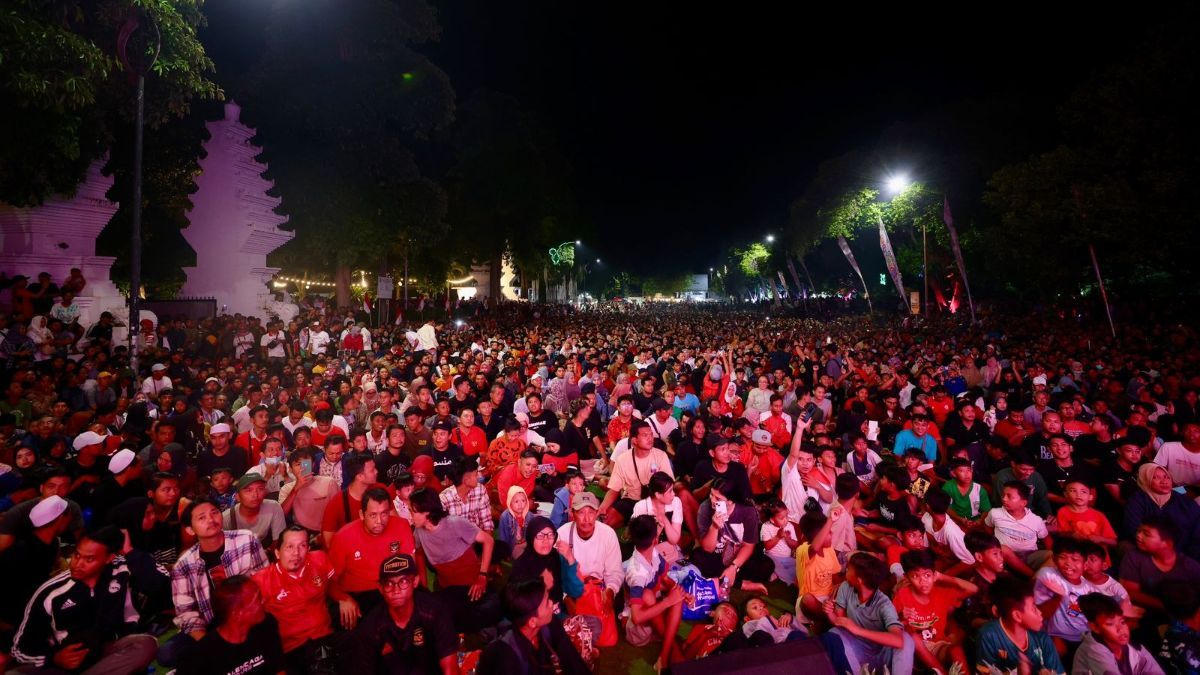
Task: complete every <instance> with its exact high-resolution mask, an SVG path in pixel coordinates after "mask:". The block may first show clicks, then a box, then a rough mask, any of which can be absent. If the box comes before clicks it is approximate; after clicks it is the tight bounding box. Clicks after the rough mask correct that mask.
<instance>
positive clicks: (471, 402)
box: [450, 394, 475, 416]
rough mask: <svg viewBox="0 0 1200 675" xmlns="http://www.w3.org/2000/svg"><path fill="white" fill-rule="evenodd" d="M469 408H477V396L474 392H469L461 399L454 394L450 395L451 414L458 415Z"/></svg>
mask: <svg viewBox="0 0 1200 675" xmlns="http://www.w3.org/2000/svg"><path fill="white" fill-rule="evenodd" d="M468 408H470V409H472V410H474V409H475V396H474V395H473V394H467V397H466V398H465V399H463V400H461V401H460V400H458V398H457V397H454V396H451V397H450V414H451V415H456V416H457V415H458V414H459V413H460V412H462V411H464V410H467V409H468Z"/></svg>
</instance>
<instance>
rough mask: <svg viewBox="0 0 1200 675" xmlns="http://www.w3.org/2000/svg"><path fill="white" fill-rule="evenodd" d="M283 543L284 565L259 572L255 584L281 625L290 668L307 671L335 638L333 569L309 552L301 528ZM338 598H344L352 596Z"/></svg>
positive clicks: (320, 555) (292, 530)
mask: <svg viewBox="0 0 1200 675" xmlns="http://www.w3.org/2000/svg"><path fill="white" fill-rule="evenodd" d="M278 544H279V562H277V563H275V564H274V565H271V566H269V567H266V568H264V569H262V570H259V572H258V573H257V574H255V575H254V577H253V578H254V583H256V584H258V588H259V590H260V591H262V596H263V601H264V602H265V603H266V609H267V611H268V612H270V613H271V615H272V616H274V617H275V618H276V619H277V620H278V621H279V636H280V638H282V640H283V651H284V657H285V658H286V659H287V660H288V663H289V666H292V667H294V668H295V671H296V672H304V670H305V668H304V667H303V666H304V664H306V663H310V662H312V661H313V660H315V659H318V658H320V657H319V655H318V653H319V651H320V650H321V648H322V647H323V646H324V642H325V640H324V638H326V637H328V636H329V635H332V634H333V621H332V620H331V619H330V617H329V606H328V605H327V604H326V594H327V593H330V591H331V590H332V586H333V584H332V583H331V582H332V581H333V578H334V571H333V566H332V565H330V564H329V560H328V559H327V558H326V557H325V554H324V553H323V552H321V551H310V550H309V549H308V532H307V531H306V530H305V529H304V528H303V527H300V526H299V525H293V526H291V527H289V528H288V529H286V530H284V531H283V534H282V535H280V536H279V542H278ZM339 594H340V595H342V597H341V598H337V599H339V600H341V599H345V598H346V597H347V596H345V594H344V593H339ZM289 670H291V668H289Z"/></svg>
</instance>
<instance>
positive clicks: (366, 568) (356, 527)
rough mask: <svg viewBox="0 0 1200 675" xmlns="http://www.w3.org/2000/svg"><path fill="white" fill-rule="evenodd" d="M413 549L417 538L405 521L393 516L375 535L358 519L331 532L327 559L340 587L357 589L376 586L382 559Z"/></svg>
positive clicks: (370, 588) (368, 588)
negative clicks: (331, 537) (368, 531)
mask: <svg viewBox="0 0 1200 675" xmlns="http://www.w3.org/2000/svg"><path fill="white" fill-rule="evenodd" d="M416 550H417V545H416V541H415V540H414V539H413V533H412V528H411V527H410V526H409V524H408V521H407V520H405V519H403V518H400V517H398V516H392V518H391V519H390V520H389V521H388V525H387V528H385V529H384V530H383V532H382V533H381V534H379V535H378V536H371V535H370V534H368V533H367V528H365V527H363V525H362V523H360V522H353V523H348V524H346V525H345V526H343V527H342V529H340V530H338V533H337V534H335V535H333V544H332V545H330V547H329V561H330V562H331V563H332V564H333V569H335V570H337V579H338V584H339V587H340V588H341V590H343V591H346V592H348V593H359V592H362V591H373V590H376V589H377V588H378V587H379V566H380V565H381V564H383V561H384V560H387V559H388V558H390V557H392V556H394V555H396V554H397V553H407V554H408V555H413V554H414V553H415V552H416ZM476 571H477V572H478V571H479V570H476ZM418 578H420V577H418Z"/></svg>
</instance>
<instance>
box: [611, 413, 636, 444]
mask: <svg viewBox="0 0 1200 675" xmlns="http://www.w3.org/2000/svg"><path fill="white" fill-rule="evenodd" d="M631 427H633V417H630V418H629V421H628V422H625V421H622V420H621V417H620V416H617V417H614V418H612V419H611V420H609V421H608V442H609V443H612V444H613V445H616V444H617V441H619V440H621V439H622V438H625V437H626V436H628V435H629V429H630V428H631Z"/></svg>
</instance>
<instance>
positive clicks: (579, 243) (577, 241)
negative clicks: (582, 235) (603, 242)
mask: <svg viewBox="0 0 1200 675" xmlns="http://www.w3.org/2000/svg"><path fill="white" fill-rule="evenodd" d="M575 245H576V246H583V242H582V241H579V240H578V239H576V240H575Z"/></svg>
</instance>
